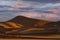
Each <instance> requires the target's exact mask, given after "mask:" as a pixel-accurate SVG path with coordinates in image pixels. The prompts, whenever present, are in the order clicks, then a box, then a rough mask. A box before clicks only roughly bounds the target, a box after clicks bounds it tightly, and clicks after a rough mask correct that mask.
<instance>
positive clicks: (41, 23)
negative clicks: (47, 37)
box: [0, 16, 60, 35]
mask: <svg viewBox="0 0 60 40" xmlns="http://www.w3.org/2000/svg"><path fill="white" fill-rule="evenodd" d="M59 23H60V22H59ZM57 24H58V22H51V21H47V20H38V19H32V18H27V17H24V16H17V17H15V18H13V19H11V20H9V21H6V22H1V23H0V26H1V27H3V28H2V29H4V28H5V29H4V30H6V31H7V33H9V34H34V35H35V34H36V35H37V34H39V35H40V33H43V34H44V33H56V30H57V29H58V27H57V29H56V26H55V25H57ZM0 29H1V28H0Z"/></svg>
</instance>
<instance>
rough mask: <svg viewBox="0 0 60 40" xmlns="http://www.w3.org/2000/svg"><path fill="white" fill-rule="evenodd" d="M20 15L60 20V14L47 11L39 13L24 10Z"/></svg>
mask: <svg viewBox="0 0 60 40" xmlns="http://www.w3.org/2000/svg"><path fill="white" fill-rule="evenodd" d="M18 15H22V16H25V17H28V18H34V19H43V20H50V21H57V20H60V16H59V15H56V14H47V13H45V14H44V13H37V12H26V13H25V12H23V13H21V14H18Z"/></svg>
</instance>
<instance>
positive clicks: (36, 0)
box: [24, 0, 60, 3]
mask: <svg viewBox="0 0 60 40" xmlns="http://www.w3.org/2000/svg"><path fill="white" fill-rule="evenodd" d="M24 1H35V2H41V3H42V2H43V3H49V2H50V3H56V2H60V0H24Z"/></svg>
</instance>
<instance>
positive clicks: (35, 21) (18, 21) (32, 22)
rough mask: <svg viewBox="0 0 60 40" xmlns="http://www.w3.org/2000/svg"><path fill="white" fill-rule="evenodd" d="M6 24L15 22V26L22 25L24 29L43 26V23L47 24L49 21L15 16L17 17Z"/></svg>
mask: <svg viewBox="0 0 60 40" xmlns="http://www.w3.org/2000/svg"><path fill="white" fill-rule="evenodd" d="M7 22H15V23H16V24H22V25H24V26H26V27H28V26H29V27H34V26H35V24H36V25H39V23H40V24H42V25H43V23H44V22H45V23H47V22H49V21H47V20H38V19H32V18H27V17H24V16H17V17H15V18H13V19H11V20H9V21H7ZM42 22H43V23H42Z"/></svg>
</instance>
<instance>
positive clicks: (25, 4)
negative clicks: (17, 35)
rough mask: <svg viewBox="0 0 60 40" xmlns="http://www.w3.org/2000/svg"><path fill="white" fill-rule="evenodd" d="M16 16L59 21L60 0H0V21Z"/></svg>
mask: <svg viewBox="0 0 60 40" xmlns="http://www.w3.org/2000/svg"><path fill="white" fill-rule="evenodd" d="M16 16H25V17H28V18H33V19H39V20H41V19H42V20H48V21H60V0H0V22H5V21H8V20H11V19H13V18H14V17H16Z"/></svg>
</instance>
